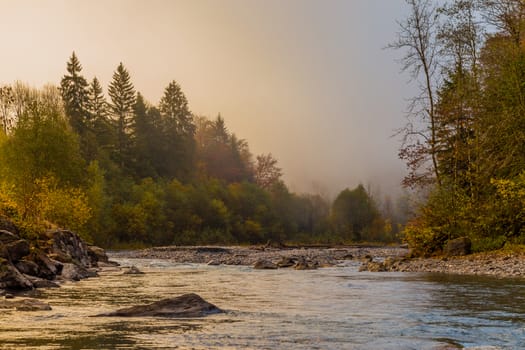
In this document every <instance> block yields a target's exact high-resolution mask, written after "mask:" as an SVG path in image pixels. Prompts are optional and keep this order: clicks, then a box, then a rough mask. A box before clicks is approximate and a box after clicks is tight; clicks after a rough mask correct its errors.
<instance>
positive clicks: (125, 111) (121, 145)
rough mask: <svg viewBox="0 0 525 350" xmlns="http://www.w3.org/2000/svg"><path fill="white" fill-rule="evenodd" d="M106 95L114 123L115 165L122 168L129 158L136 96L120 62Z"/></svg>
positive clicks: (127, 74) (126, 72)
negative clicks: (109, 100)
mask: <svg viewBox="0 0 525 350" xmlns="http://www.w3.org/2000/svg"><path fill="white" fill-rule="evenodd" d="M108 93H109V96H110V97H111V104H110V111H111V115H112V117H113V120H114V121H115V123H116V133H117V145H116V150H115V151H116V154H115V157H116V161H117V163H118V164H120V166H121V167H124V166H125V165H126V163H127V162H128V161H129V157H130V156H131V154H130V149H131V146H132V129H133V125H132V124H133V119H134V118H133V115H134V110H133V106H134V105H135V100H136V96H135V88H134V87H133V84H132V83H131V78H130V76H129V73H128V71H127V70H126V68H124V65H123V64H122V62H121V63H120V64H119V65H118V67H117V70H116V71H115V73H113V81H112V82H111V84H110V85H109V89H108Z"/></svg>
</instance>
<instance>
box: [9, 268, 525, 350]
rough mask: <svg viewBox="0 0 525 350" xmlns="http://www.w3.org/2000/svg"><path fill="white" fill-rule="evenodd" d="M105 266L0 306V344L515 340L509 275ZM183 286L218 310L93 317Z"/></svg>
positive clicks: (519, 338) (505, 344)
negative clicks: (29, 303) (29, 301)
mask: <svg viewBox="0 0 525 350" xmlns="http://www.w3.org/2000/svg"><path fill="white" fill-rule="evenodd" d="M120 262H121V264H122V265H125V266H131V265H135V266H137V267H138V268H139V269H141V270H142V271H144V272H146V274H144V275H121V274H120V273H116V272H111V273H107V274H102V277H101V278H98V279H91V280H84V281H80V282H77V283H68V284H66V285H64V286H63V287H62V288H59V289H49V290H45V291H42V292H41V294H42V298H45V299H46V302H48V303H50V304H51V305H52V306H53V310H52V311H50V312H35V313H24V312H16V313H13V312H6V313H2V314H0V348H1V349H12V348H28V349H31V348H38V349H63V348H82V349H101V348H112V349H171V348H174V347H175V346H177V348H178V349H429V350H436V349H446V348H449V349H450V348H454V347H457V346H464V347H470V348H473V349H478V348H477V347H479V346H485V348H484V349H489V348H487V346H496V347H497V348H498V349H499V348H501V349H519V348H525V343H524V339H525V333H524V332H525V320H524V315H525V305H524V303H523V302H519V301H523V300H525V290H524V288H525V287H524V284H523V283H521V282H520V281H516V280H496V279H487V278H463V277H461V278H455V277H451V276H442V275H431V274H403V273H368V272H363V273H358V272H357V266H349V267H348V266H347V267H336V268H329V269H320V270H314V271H295V270H286V269H283V270H273V271H262V270H253V269H251V268H249V267H240V266H219V267H216V266H206V265H198V264H174V263H172V262H170V261H168V260H148V259H122V260H121V261H120ZM190 292H194V293H197V294H199V295H201V296H202V297H203V298H204V299H206V300H208V301H210V302H212V303H214V304H216V305H217V306H219V307H221V308H222V309H224V310H227V312H226V313H225V314H221V315H212V316H210V317H207V318H204V319H182V320H180V319H179V320H174V319H162V318H131V319H119V318H117V319H115V318H105V317H102V318H93V317H89V316H92V315H95V314H99V313H103V312H108V311H112V310H115V309H117V308H121V307H126V306H131V305H136V304H143V303H148V302H153V301H156V300H159V299H161V298H167V297H174V296H177V295H180V294H184V293H190Z"/></svg>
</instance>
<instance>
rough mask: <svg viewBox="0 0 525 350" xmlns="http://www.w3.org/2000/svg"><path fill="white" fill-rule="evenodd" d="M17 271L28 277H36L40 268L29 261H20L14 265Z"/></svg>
mask: <svg viewBox="0 0 525 350" xmlns="http://www.w3.org/2000/svg"><path fill="white" fill-rule="evenodd" d="M15 266H16V268H17V269H18V271H20V272H21V273H23V274H26V275H30V276H38V275H39V274H40V267H38V264H37V263H35V262H34V261H31V260H26V259H22V260H20V261H18V262H17V263H16V264H15Z"/></svg>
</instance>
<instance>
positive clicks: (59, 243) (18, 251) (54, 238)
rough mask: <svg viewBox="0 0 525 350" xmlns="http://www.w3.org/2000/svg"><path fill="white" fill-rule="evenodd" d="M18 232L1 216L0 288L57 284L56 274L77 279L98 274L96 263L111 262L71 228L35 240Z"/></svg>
mask: <svg viewBox="0 0 525 350" xmlns="http://www.w3.org/2000/svg"><path fill="white" fill-rule="evenodd" d="M18 232H19V230H18V228H17V227H16V226H15V225H14V224H13V223H12V222H11V221H9V220H8V219H6V218H5V217H2V216H0V289H9V290H27V289H32V288H44V287H57V286H58V285H57V284H56V283H55V282H52V281H54V280H55V279H57V276H58V277H59V279H60V280H62V281H63V280H73V281H77V280H80V279H84V278H88V277H95V276H97V273H96V271H94V270H93V269H92V267H94V266H97V263H99V262H100V263H102V264H108V265H109V264H111V262H110V261H108V257H107V255H106V253H105V252H104V250H103V249H102V248H98V247H95V246H91V247H89V246H88V244H87V243H86V242H85V241H84V240H82V238H80V236H78V235H77V234H75V233H73V232H71V231H67V230H53V231H48V232H46V233H45V234H43V235H41V236H40V237H39V239H38V240H35V241H28V240H25V239H23V238H21V237H20V236H19V235H18ZM115 264H116V263H115ZM116 265H118V264H116Z"/></svg>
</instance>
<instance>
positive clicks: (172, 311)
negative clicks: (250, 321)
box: [96, 293, 224, 318]
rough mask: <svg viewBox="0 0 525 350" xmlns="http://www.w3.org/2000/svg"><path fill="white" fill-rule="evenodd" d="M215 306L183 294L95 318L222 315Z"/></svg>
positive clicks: (193, 296)
mask: <svg viewBox="0 0 525 350" xmlns="http://www.w3.org/2000/svg"><path fill="white" fill-rule="evenodd" d="M222 312H224V311H222V310H221V309H219V308H218V307H217V306H215V305H213V304H210V303H208V302H207V301H206V300H204V299H202V298H201V297H200V296H198V295H197V294H194V293H190V294H184V295H181V296H178V297H176V298H169V299H163V300H160V301H156V302H154V303H152V304H148V305H139V306H132V307H128V308H124V309H120V310H117V311H114V312H110V313H106V314H100V315H96V316H117V317H144V316H152V317H173V318H188V317H203V316H207V315H211V314H218V313H222Z"/></svg>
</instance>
